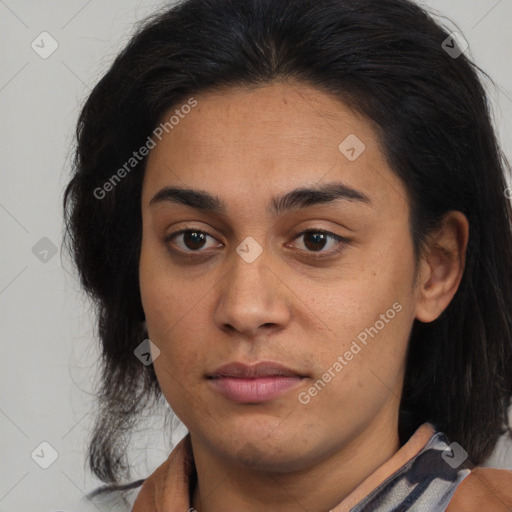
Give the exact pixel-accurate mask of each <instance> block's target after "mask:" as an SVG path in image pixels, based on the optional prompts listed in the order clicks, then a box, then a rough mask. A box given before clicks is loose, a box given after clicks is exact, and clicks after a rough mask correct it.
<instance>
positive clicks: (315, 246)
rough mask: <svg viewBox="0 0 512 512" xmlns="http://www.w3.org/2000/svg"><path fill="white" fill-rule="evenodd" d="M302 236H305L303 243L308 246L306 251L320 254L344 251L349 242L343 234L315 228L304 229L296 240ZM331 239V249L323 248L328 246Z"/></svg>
mask: <svg viewBox="0 0 512 512" xmlns="http://www.w3.org/2000/svg"><path fill="white" fill-rule="evenodd" d="M301 237H303V238H304V241H303V242H302V244H303V245H304V247H305V248H306V249H305V251H307V252H312V253H320V254H323V253H326V254H336V253H338V252H340V251H342V250H343V248H344V246H345V243H347V242H348V240H346V239H345V238H343V237H342V236H339V235H336V234H334V233H331V232H330V231H325V230H323V229H315V228H312V229H308V230H306V231H302V233H299V234H298V235H297V236H296V237H295V238H294V240H297V239H299V238H301ZM329 241H330V242H331V244H330V245H331V249H328V250H323V249H324V248H325V247H326V246H329Z"/></svg>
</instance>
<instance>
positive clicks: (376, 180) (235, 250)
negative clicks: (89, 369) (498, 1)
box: [64, 0, 512, 512]
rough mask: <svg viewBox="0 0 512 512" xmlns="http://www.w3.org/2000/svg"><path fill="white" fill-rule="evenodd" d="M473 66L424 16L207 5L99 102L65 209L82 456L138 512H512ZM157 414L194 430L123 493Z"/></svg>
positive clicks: (491, 216) (498, 274)
mask: <svg viewBox="0 0 512 512" xmlns="http://www.w3.org/2000/svg"><path fill="white" fill-rule="evenodd" d="M464 49H465V48H464V46H463V44H462V42H461V38H460V36H457V35H455V34H449V33H448V32H447V31H445V30H444V29H443V28H441V27H440V26H438V25H437V24H436V23H435V22H434V21H433V20H432V19H431V18H430V17H429V16H428V15H427V14H426V13H425V12H424V11H423V10H422V9H420V8H419V7H418V6H416V5H415V4H413V3H411V2H409V1H406V0H370V1H368V0H365V1H362V0H321V1H319V0H300V1H297V0H280V1H279V2H275V1H273V0H250V1H246V0H243V1H242V0H188V1H184V2H182V3H180V4H179V5H177V6H176V7H173V8H171V9H168V10H166V11H164V12H162V13H159V14H158V15H155V16H154V17H153V18H152V19H151V20H150V21H148V22H146V23H145V24H144V25H143V26H142V27H141V28H140V30H139V31H138V33H137V34H136V35H135V36H134V37H133V39H132V40H131V41H130V43H129V44H128V45H127V47H126V48H125V49H124V50H123V51H122V53H121V54H120V55H119V56H118V57H117V59H116V61H115V62H114V64H113V65H112V67H111V69H110V70H109V71H108V73H107V74H106V75H105V76H104V77H103V78H102V79H101V81H100V82H99V83H98V85H97V86H96V87H95V88H94V90H93V92H92V93H91V95H90V97H89V98H88V100H87V102H86V104H85V106H84V108H83V111H82V114H81V116H80V120H79V124H78V130H77V138H78V146H77V151H76V160H75V164H76V165H75V173H74V176H73V178H72V180H71V182H70V183H69V185H68V187H67V189H66V193H65V201H64V206H65V214H66V222H67V230H68V235H69V238H68V240H69V242H70V243H69V246H70V249H71V251H72V252H73V255H74V258H75V261H76V264H77V268H78V270H79V273H80V277H81V281H82V284H83V286H84V288H85V289H86V290H87V291H88V292H89V294H90V295H91V297H92V298H93V299H94V300H95V301H96V303H97V305H98V311H99V334H100V338H101V342H102V348H103V373H102V388H101V392H100V397H99V403H100V406H101V407H100V411H99V416H98V421H97V425H96V429H95V432H94V435H93V437H92V440H91V444H90V448H89V462H90V465H91V468H92V470H93V472H94V473H95V474H96V475H97V476H98V477H99V478H100V479H101V480H102V481H104V482H105V483H107V484H109V485H108V486H107V490H108V489H110V490H112V489H122V488H124V489H130V488H134V487H135V488H136V489H137V493H136V500H135V503H134V505H133V511H134V512H146V511H147V512H149V511H154V510H158V511H164V510H165V511H170V510H173V511H174V510H183V511H185V510H197V511H199V512H213V511H220V510H222V511H225V512H227V511H231V510H248V511H252V510H254V511H256V510H258V511H260V510H273V511H295V510H297V511H298V510H301V511H302V510H312V511H313V510H314V511H328V510H336V511H342V510H351V511H354V512H355V511H358V512H359V511H370V510H371V511H384V510H396V511H398V510H413V511H420V510H421V511H438V510H448V511H449V512H458V511H460V510H462V511H467V510H479V511H480V510H492V511H498V510H512V494H511V493H512V473H511V472H510V471H507V470H498V469H491V468H482V467H479V465H481V464H482V462H483V461H484V460H485V459H486V457H488V456H489V455H490V453H491V452H492V450H493V448H494V447H495V445H496V443H497V441H498V438H499V437H500V435H502V434H503V433H504V432H508V434H510V433H511V429H510V425H509V424H508V421H507V406H508V405H509V401H510V398H511V395H512V341H511V340H512V318H511V304H512V263H511V262H512V230H511V223H512V211H511V205H510V201H509V200H508V198H507V185H506V181H505V172H506V170H507V165H506V161H505V159H504V157H503V155H502V153H501V151H500V148H499V146H498V143H497V140H496V135H495V133H494V131H493V128H492V125H491V122H490V116H489V112H488V107H487V100H486V96H485V92H484V90H483V87H482V85H481V83H480V81H479V78H478V68H477V67H476V66H475V65H474V64H473V63H471V62H470V61H469V60H468V58H467V57H466V55H465V54H464ZM161 397H164V398H165V401H166V402H167V403H168V404H169V406H170V407H171V408H172V411H173V412H174V413H175V414H176V415H177V417H179V418H180V419H181V421H182V422H183V423H184V425H185V426H186V427H187V429H188V431H189V433H188V434H187V436H186V437H185V438H184V439H183V440H182V441H181V442H180V443H179V445H178V446H177V447H176V448H175V449H174V450H173V451H172V453H171V454H170V455H169V458H168V459H167V460H166V461H165V462H164V463H163V464H162V465H161V466H160V467H159V468H158V469H157V470H156V471H155V472H154V473H153V474H151V475H150V476H149V477H148V478H147V479H145V480H141V481H137V482H134V483H132V484H128V485H124V486H123V485H120V484H121V482H122V481H123V480H126V479H129V470H128V469H129V463H128V461H127V459H126V448H127V443H128V439H129V433H130V430H131V428H132V426H133V422H134V420H135V419H136V418H137V416H140V413H141V411H142V410H143V409H144V407H145V406H146V405H147V403H148V401H150V399H154V400H156V401H158V400H159V399H160V398H161ZM141 484H142V486H141ZM140 486H141V487H140Z"/></svg>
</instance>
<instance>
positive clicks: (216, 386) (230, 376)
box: [208, 361, 307, 403]
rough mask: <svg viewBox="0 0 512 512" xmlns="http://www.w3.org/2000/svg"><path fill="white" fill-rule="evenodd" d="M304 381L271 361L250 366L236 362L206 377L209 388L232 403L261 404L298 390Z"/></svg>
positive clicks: (288, 369)
mask: <svg viewBox="0 0 512 512" xmlns="http://www.w3.org/2000/svg"><path fill="white" fill-rule="evenodd" d="M306 377H307V376H306V375H303V374H301V373H299V372H297V371H295V370H293V369H291V368H288V367H286V366H283V365H281V364H279V363H274V362H271V361H261V362H259V363H257V364H255V365H251V366H248V365H245V364H243V363H239V362H235V363H229V364H225V365H223V366H221V367H219V368H217V369H216V370H215V371H214V372H212V374H210V375H208V384H209V385H210V387H211V388H212V389H213V390H214V391H216V392H218V393H220V394H221V395H223V396H224V397H225V398H228V399H229V400H232V401H234V402H238V403H261V402H266V401H269V400H272V399H274V398H277V397H278V396H280V395H282V394H284V393H286V392H287V391H290V390H291V389H292V388H295V387H297V386H299V385H300V384H301V383H302V381H303V379H305V378H306Z"/></svg>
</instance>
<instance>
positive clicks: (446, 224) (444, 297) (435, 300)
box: [415, 211, 469, 323]
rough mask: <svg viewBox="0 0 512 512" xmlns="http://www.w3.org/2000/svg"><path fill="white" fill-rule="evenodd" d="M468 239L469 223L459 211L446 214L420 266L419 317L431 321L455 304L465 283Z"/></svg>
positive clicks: (417, 313)
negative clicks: (460, 286)
mask: <svg viewBox="0 0 512 512" xmlns="http://www.w3.org/2000/svg"><path fill="white" fill-rule="evenodd" d="M468 239H469V222H468V220H467V218H466V216H465V215H464V214H463V213H462V212H459V211H449V212H447V213H446V214H445V217H444V219H443V222H442V224H441V227H440V228H439V229H438V230H436V232H435V233H433V234H432V235H431V236H430V237H429V242H428V244H427V247H426V248H425V251H424V255H423V256H422V257H421V260H420V262H419V266H418V282H417V285H416V290H415V291H416V315H415V318H416V319H417V320H420V321H421V322H426V323H428V322H432V321H434V320H435V319H436V318H438V317H439V315H441V313H442V312H443V311H444V310H445V309H446V308H447V307H448V304H450V302H451V301H452V299H453V297H454V295H455V293H456V292H457V289H458V287H459V285H460V282H461V280H462V275H463V273H464V266H465V261H466V248H467V244H468Z"/></svg>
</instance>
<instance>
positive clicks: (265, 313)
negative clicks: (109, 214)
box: [139, 83, 416, 472]
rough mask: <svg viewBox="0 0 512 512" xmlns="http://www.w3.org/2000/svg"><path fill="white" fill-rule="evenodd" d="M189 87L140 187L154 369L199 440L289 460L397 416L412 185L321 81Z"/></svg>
mask: <svg viewBox="0 0 512 512" xmlns="http://www.w3.org/2000/svg"><path fill="white" fill-rule="evenodd" d="M194 99H195V100H196V102H197V104H195V106H193V108H190V109H188V108H185V109H184V108H182V109H181V110H180V112H181V115H180V116H179V122H177V123H175V124H173V128H172V129H168V130H167V132H165V131H164V133H163V136H162V137H161V140H160V141H159V142H158V143H157V145H156V147H154V148H153V149H152V150H151V152H150V155H149V157H148V161H147V168H146V172H145V177H144V183H143V191H142V218H143V238H142V246H141V253H140V276H139V277H140V287H141V297H142V303H143V308H144V311H145V315H146V322H147V327H148V334H149V338H150V339H151V341H152V342H153V343H154V344H155V345H156V346H157V347H158V349H159V350H160V354H159V356H158V357H157V358H156V359H155V361H154V368H155V372H156V374H157V378H158V381H159V384H160V387H161V389H162V392H163V394H164V396H165V398H166V400H167V401H168V402H169V404H170V406H171V407H172V409H173V410H174V412H175V413H176V414H177V415H178V416H179V417H180V419H181V420H182V421H183V422H184V424H185V425H186V426H187V428H188V429H189V431H190V433H191V436H192V439H193V442H196V443H197V445H198V446H199V445H200V446H202V447H204V448H205V449H207V450H210V451H211V453H213V454H215V455H217V456H218V457H221V458H222V459H223V460H226V461H231V462H233V464H236V463H237V461H241V460H244V461H246V462H247V461H250V462H251V463H252V464H253V465H256V466H257V467H261V468H272V470H273V471H283V472H284V471H291V470H300V469H303V468H306V467H308V465H311V464H314V463H315V462H316V461H319V460H321V459H322V458H326V457H328V455H329V454H331V453H334V452H336V451H340V450H343V449H346V448H347V447H348V446H350V445H351V443H354V442H355V440H359V441H361V439H363V437H364V436H365V435H367V434H368V433H369V432H371V431H374V430H375V429H377V428H381V429H382V428H387V427H389V425H392V426H395V427H396V421H397V414H398V407H399V397H400V393H401V386H402V380H403V373H404V366H405V363H404V361H405V353H406V348H407V342H408V338H409V334H410V330H411V326H412V322H413V319H414V311H415V302H416V295H415V292H414V288H413V283H414V278H415V266H414V258H413V245H412V239H411V236H410V230H409V205H408V199H407V194H406V191H405V188H404V186H403V185H402V183H401V182H400V180H399V179H398V178H397V177H396V176H395V175H394V174H393V172H392V171H391V169H390V168H389V166H388V164H387V162H386V160H385V157H384V155H383V152H382V150H381V148H380V147H379V143H378V141H377V137H376V133H375V132H374V129H373V128H372V126H371V125H370V124H369V122H368V121H366V120H365V119H363V118H362V117H360V116H358V115H357V114H356V113H354V112H353V111H351V110H350V109H348V108H347V107H346V106H344V105H343V104H342V103H341V102H340V101H339V100H337V99H335V98H333V97H331V96H329V95H326V94H324V93H323V92H320V91H318V90H317V89H314V88H311V87H309V86H306V85H302V84H297V83H294V84H291V83H288V84H284V83H279V84H273V85H267V86H263V87H259V88H255V89H252V90H241V89H236V90H235V89H226V90H224V91H216V92H208V93H203V94H201V95H197V96H196V97H195V98H194ZM176 108H177V109H180V106H178V107H176ZM174 110H175V109H173V111H174ZM184 112H187V113H186V114H184ZM172 114H173V112H169V113H168V115H166V116H164V118H165V119H166V120H167V119H168V118H169V117H170V116H171V115H172ZM175 189H180V190H178V191H177V190H175ZM184 190H193V191H196V192H200V193H201V194H203V195H199V194H197V193H196V194H192V193H190V192H189V193H187V194H185V193H183V191H184ZM300 190H302V193H301V192H300ZM306 190H307V191H306ZM180 191H181V195H180ZM293 191H295V192H293ZM298 191H299V192H298ZM206 194H207V195H208V196H206ZM210 196H211V197H210ZM283 197H284V198H285V199H283ZM230 363H234V364H233V365H231V364H230ZM225 365H228V366H227V367H226V366H225Z"/></svg>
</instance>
